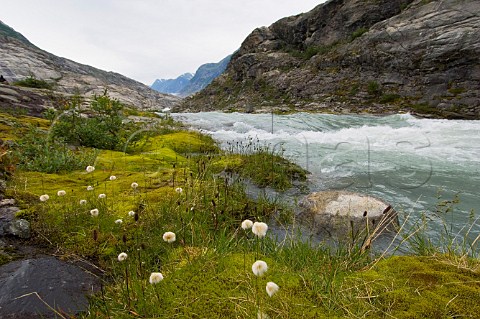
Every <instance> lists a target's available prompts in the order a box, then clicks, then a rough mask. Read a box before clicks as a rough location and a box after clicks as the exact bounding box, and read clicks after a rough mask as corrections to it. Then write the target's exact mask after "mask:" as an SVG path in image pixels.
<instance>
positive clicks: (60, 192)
mask: <svg viewBox="0 0 480 319" xmlns="http://www.w3.org/2000/svg"><path fill="white" fill-rule="evenodd" d="M57 195H58V196H65V195H67V192H66V191H64V190H61V191H58V192H57Z"/></svg>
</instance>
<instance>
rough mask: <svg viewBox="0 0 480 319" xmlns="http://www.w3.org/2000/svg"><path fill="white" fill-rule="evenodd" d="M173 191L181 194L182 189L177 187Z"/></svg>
mask: <svg viewBox="0 0 480 319" xmlns="http://www.w3.org/2000/svg"><path fill="white" fill-rule="evenodd" d="M175 191H176V192H177V193H178V194H181V193H182V192H183V189H182V188H181V187H177V188H175Z"/></svg>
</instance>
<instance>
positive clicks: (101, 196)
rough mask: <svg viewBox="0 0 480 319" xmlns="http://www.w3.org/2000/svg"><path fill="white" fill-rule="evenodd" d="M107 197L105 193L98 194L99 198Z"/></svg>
mask: <svg viewBox="0 0 480 319" xmlns="http://www.w3.org/2000/svg"><path fill="white" fill-rule="evenodd" d="M105 197H107V195H105V194H100V195H98V198H105Z"/></svg>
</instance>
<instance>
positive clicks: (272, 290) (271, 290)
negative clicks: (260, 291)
mask: <svg viewBox="0 0 480 319" xmlns="http://www.w3.org/2000/svg"><path fill="white" fill-rule="evenodd" d="M278 289H279V287H278V285H277V284H276V283H274V282H273V281H269V282H267V286H266V287H265V290H266V291H267V294H268V296H270V297H272V296H273V295H274V294H276V293H277V291H278Z"/></svg>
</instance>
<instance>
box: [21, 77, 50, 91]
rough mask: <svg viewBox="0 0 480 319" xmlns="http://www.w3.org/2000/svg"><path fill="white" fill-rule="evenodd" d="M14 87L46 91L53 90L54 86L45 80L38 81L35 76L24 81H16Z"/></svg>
mask: <svg viewBox="0 0 480 319" xmlns="http://www.w3.org/2000/svg"><path fill="white" fill-rule="evenodd" d="M13 85H16V86H23V87H28V88H35V89H46V90H51V89H53V86H54V85H53V84H52V83H49V82H47V81H45V80H41V79H37V78H35V77H33V76H29V77H28V78H25V79H23V80H20V81H16V82H14V83H13Z"/></svg>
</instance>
